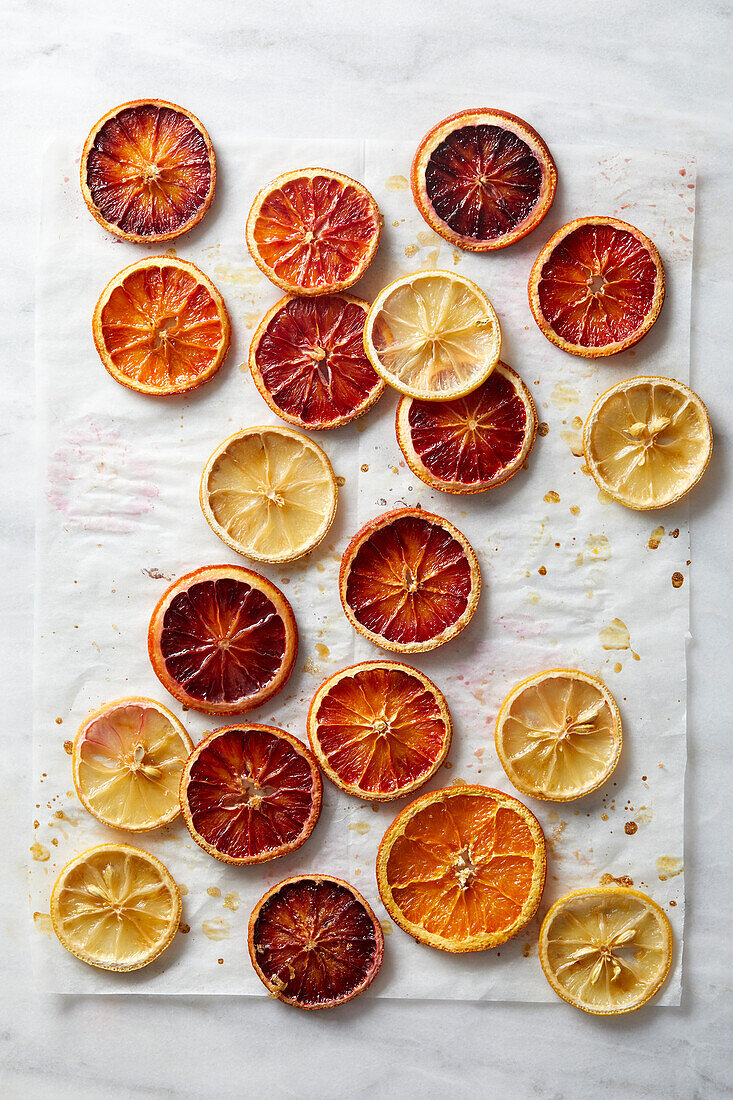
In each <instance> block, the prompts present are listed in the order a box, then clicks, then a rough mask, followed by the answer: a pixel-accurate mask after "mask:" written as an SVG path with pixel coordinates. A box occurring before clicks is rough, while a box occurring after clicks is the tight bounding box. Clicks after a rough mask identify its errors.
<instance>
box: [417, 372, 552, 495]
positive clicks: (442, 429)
mask: <svg viewBox="0 0 733 1100" xmlns="http://www.w3.org/2000/svg"><path fill="white" fill-rule="evenodd" d="M396 428H397V442H398V443H399V445H400V447H401V448H402V453H403V455H404V456H405V459H406V460H407V464H408V466H409V467H410V469H411V470H412V472H413V473H414V474H415V475H416V477H419V478H420V480H421V481H424V482H425V484H426V485H429V486H430V487H431V488H432V489H440V490H441V491H442V492H444V493H480V492H483V490H484V489H491V488H493V486H494V485H501V484H502V482H504V481H508V480H509V478H510V477H512V476H513V475H514V474H515V473H516V472H517V470H519V469H521V467H522V466H523V465H524V463H525V462H526V460H527V456H528V454H529V452H530V451H531V450H532V444H533V443H534V438H535V433H536V431H537V415H536V413H535V408H534V403H533V401H532V397H531V395H530V392H529V390H528V389H527V387H526V386H525V384H524V382H522V380H521V378H520V377H519V375H518V374H517V373H516V371H513V370H512V369H511V367H507V366H506V364H505V363H502V362H501V361H500V362H498V363H497V365H496V367H495V368H494V371H493V373H492V374H491V375H490V376H489V377H488V378H487V380H486V381H485V382H484V383H483V385H481V386H479V388H478V389H477V390H474V391H473V393H470V394H468V396H467V397H460V398H458V399H457V400H456V401H419V400H417V399H415V398H412V397H403V398H402V399H401V400H400V403H399V405H398V406H397V416H396Z"/></svg>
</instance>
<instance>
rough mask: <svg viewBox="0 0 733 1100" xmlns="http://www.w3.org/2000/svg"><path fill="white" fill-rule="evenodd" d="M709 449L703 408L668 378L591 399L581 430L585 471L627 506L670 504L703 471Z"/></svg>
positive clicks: (643, 380)
mask: <svg viewBox="0 0 733 1100" xmlns="http://www.w3.org/2000/svg"><path fill="white" fill-rule="evenodd" d="M712 448H713V437H712V431H711V428H710V418H709V417H708V411H707V409H706V408H705V405H704V404H703V402H702V401H701V400H700V398H699V397H698V396H697V394H696V393H694V392H693V391H692V390H691V389H689V387H687V386H685V385H683V384H682V383H681V382H676V381H675V380H674V379H672V378H656V377H652V376H649V377H642V376H640V377H638V378H629V379H625V380H624V381H623V382H619V383H617V385H615V386H612V387H611V389H610V390H606V392H605V393H604V394H601V396H600V397H599V398H598V400H597V401H596V403H595V405H594V406H593V408H592V409H591V411H590V413H589V414H588V419H587V420H586V422H585V428H584V431H583V450H584V452H585V459H586V462H587V463H588V469H589V470H590V472H591V474H592V475H593V477H594V478H595V480H596V482H597V483H598V485H599V487H600V488H601V489H603V490H604V491H605V492H607V493H608V494H609V495H610V496H612V497H613V498H614V500H617V501H619V503H621V504H625V505H626V507H627V508H635V509H638V510H648V509H652V508H665V507H666V506H667V505H669V504H674V503H675V502H676V501H678V500H679V499H680V497H682V496H684V495H685V493H687V492H689V490H690V489H691V488H692V487H693V485H696V484H697V482H698V481H699V480H700V478H701V477H702V475H703V474H704V473H705V470H706V468H707V465H708V462H709V461H710V454H711V452H712Z"/></svg>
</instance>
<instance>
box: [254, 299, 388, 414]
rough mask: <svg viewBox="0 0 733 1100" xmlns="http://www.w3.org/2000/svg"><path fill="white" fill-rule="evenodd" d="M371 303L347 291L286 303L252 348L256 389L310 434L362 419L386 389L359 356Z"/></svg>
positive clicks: (268, 316) (265, 322)
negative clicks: (362, 415)
mask: <svg viewBox="0 0 733 1100" xmlns="http://www.w3.org/2000/svg"><path fill="white" fill-rule="evenodd" d="M368 309H369V306H368V305H367V303H366V302H362V300H361V299H360V298H354V297H352V296H351V295H350V294H328V295H325V296H323V297H320V298H302V297H298V298H292V297H287V298H283V299H282V300H281V301H279V302H278V303H277V305H275V306H273V307H272V309H271V310H270V311H269V313H267V314H265V316H264V317H263V319H262V321H261V323H260V326H259V328H258V329H257V332H256V333H255V335H254V339H253V340H252V344H251V345H250V351H249V369H250V371H251V372H252V378H253V379H254V382H255V385H256V386H257V389H258V390H259V391H260V393H261V394H262V396H263V397H264V399H265V401H266V402H267V404H268V405H269V406H270V408H271V409H272V411H273V412H275V413H277V415H278V416H281V417H282V418H283V420H287V421H289V423H291V424H296V425H298V426H299V427H301V428H309V429H311V430H313V431H316V430H321V429H324V428H337V427H339V426H340V425H341V424H346V423H348V422H349V421H350V420H354V419H355V418H356V417H357V416H361V414H362V413H364V412H366V411H367V409H369V408H371V406H372V405H373V404H374V402H375V401H376V400H377V399H378V398H379V397H381V395H382V393H383V392H384V382H383V381H382V379H381V378H380V377H379V375H378V374H377V373H376V371H375V370H374V367H373V366H372V365H371V363H370V362H369V360H368V359H367V357H366V354H365V352H364V321H365V320H366V315H367V310H368Z"/></svg>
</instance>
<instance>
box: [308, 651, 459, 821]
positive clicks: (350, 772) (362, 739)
mask: <svg viewBox="0 0 733 1100" xmlns="http://www.w3.org/2000/svg"><path fill="white" fill-rule="evenodd" d="M452 730H453V726H452V722H451V717H450V712H449V710H448V704H447V703H446V701H445V698H444V696H443V693H442V692H441V691H439V690H438V689H437V687H436V686H435V684H434V683H433V682H432V681H431V680H429V679H428V678H427V676H425V675H424V674H423V673H422V672H418V671H417V669H414V668H408V666H407V665H402V664H399V662H397V661H363V662H362V663H361V664H358V665H352V666H351V667H350V668H345V669H342V671H341V672H336V673H335V674H334V675H333V676H331V677H330V678H329V679H328V680H326V681H325V683H323V684H321V686H320V687H319V689H318V691H317V692H316V694H315V696H314V698H313V702H312V703H311V707H310V711H309V713H308V739H309V740H310V743H311V748H312V749H313V752H314V753H315V755H316V758H317V760H318V763H319V764H320V765H321V767H322V769H323V771H324V772H325V773H326V775H327V776H328V778H329V779H330V780H331V781H332V782H333V783H335V784H336V786H337V787H340V788H341V790H342V791H346V793H347V794H353V795H356V796H357V797H358V798H366V799H374V800H377V801H386V800H389V799H392V798H400V797H401V796H402V795H406V794H411V793H412V791H414V790H416V789H417V788H418V787H421V786H422V785H423V783H426V782H427V781H428V779H430V777H431V776H433V775H434V774H435V772H436V771H437V770H438V768H439V767H440V765H441V764H442V763H443V761H444V760H445V757H446V754H447V752H448V749H449V748H450V742H451V735H452Z"/></svg>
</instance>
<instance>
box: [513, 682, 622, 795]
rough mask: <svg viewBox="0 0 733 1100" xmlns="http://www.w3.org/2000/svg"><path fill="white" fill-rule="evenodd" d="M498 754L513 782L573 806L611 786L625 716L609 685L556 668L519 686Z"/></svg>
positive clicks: (528, 792) (526, 790) (527, 791)
mask: <svg viewBox="0 0 733 1100" xmlns="http://www.w3.org/2000/svg"><path fill="white" fill-rule="evenodd" d="M496 751H497V753H498V756H499V760H500V761H501V765H502V767H503V769H504V771H505V772H506V774H507V775H508V777H509V779H510V780H511V782H512V784H513V785H514V786H515V787H516V788H517V790H518V791H521V793H522V794H526V795H530V796H531V797H532V798H548V799H552V800H553V801H555V802H568V801H570V800H571V799H573V798H582V797H583V795H586V794H590V792H591V791H595V790H597V788H598V787H600V786H601V784H602V783H605V782H606V780H607V779H608V777H609V776H610V775H611V772H612V771H613V770H614V768H615V767H616V764H617V763H618V759H619V756H620V754H621V715H620V714H619V710H618V707H617V705H616V700H615V699H614V698H613V696H612V695H611V692H610V691H609V690H608V688H607V687H606V685H605V684H604V683H602V681H601V680H599V679H598V678H597V677H595V676H589V675H588V674H587V673H585V672H579V671H578V670H577V669H567V668H553V669H550V671H549V672H540V673H539V674H538V675H537V676H530V677H529V679H527V680H523V681H522V682H521V684H517V686H516V687H515V688H513V690H512V691H511V692H510V693H509V695H508V696H507V697H506V699H505V700H504V702H503V703H502V705H501V710H500V711H499V716H498V718H497V719H496Z"/></svg>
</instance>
